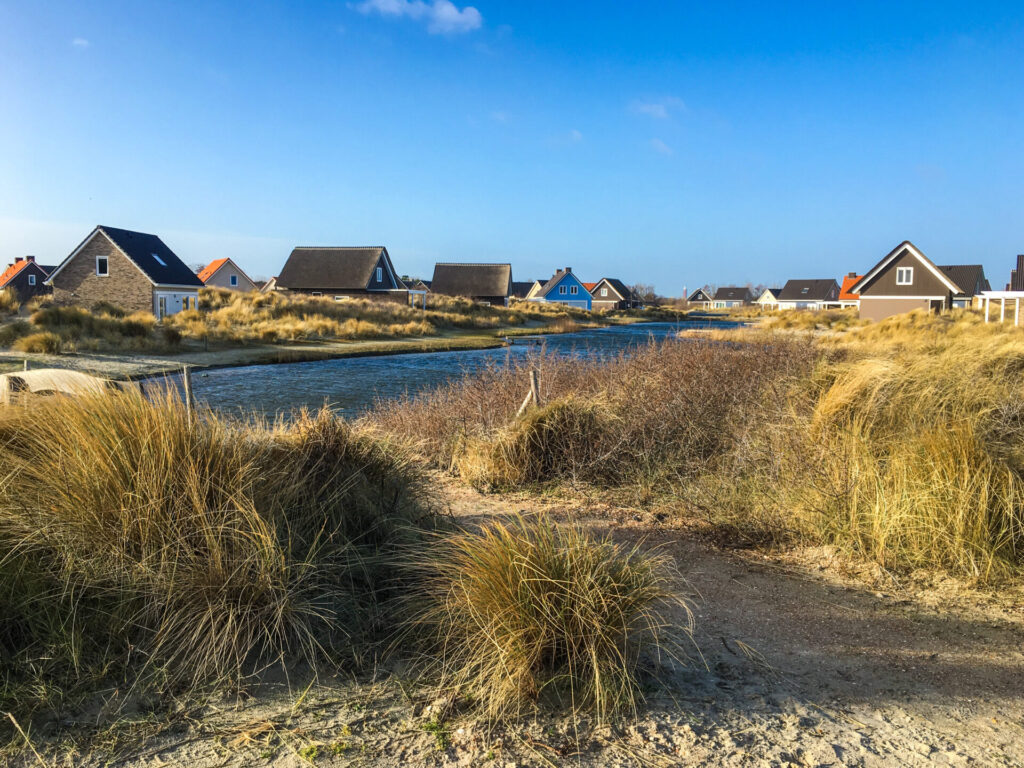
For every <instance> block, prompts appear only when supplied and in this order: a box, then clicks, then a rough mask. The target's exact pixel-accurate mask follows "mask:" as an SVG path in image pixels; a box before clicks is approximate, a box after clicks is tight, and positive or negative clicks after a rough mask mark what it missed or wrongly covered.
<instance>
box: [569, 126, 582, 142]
mask: <svg viewBox="0 0 1024 768" xmlns="http://www.w3.org/2000/svg"><path fill="white" fill-rule="evenodd" d="M569 141H571V142H574V143H575V142H577V141H583V134H582V133H580V132H579V131H578V130H576V129H575V128H573V129H572V130H571V131H569Z"/></svg>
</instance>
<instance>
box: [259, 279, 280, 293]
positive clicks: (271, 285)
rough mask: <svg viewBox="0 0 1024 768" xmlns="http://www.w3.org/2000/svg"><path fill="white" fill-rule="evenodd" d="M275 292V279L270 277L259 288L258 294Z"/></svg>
mask: <svg viewBox="0 0 1024 768" xmlns="http://www.w3.org/2000/svg"><path fill="white" fill-rule="evenodd" d="M276 290H277V278H276V277H272V278H270V279H269V280H267V281H266V282H265V283H263V285H261V286H260V293H273V292H274V291H276Z"/></svg>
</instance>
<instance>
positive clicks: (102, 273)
mask: <svg viewBox="0 0 1024 768" xmlns="http://www.w3.org/2000/svg"><path fill="white" fill-rule="evenodd" d="M109 274H110V265H109V263H108V260H107V257H106V256H97V257H96V275H97V276H98V277H106V276H107V275H109Z"/></svg>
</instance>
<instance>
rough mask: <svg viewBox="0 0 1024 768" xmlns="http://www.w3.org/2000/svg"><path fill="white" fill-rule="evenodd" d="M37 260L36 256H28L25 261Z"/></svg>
mask: <svg viewBox="0 0 1024 768" xmlns="http://www.w3.org/2000/svg"><path fill="white" fill-rule="evenodd" d="M35 260H36V257H35V256H26V257H25V261H35Z"/></svg>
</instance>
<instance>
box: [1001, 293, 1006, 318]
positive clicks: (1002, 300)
mask: <svg viewBox="0 0 1024 768" xmlns="http://www.w3.org/2000/svg"><path fill="white" fill-rule="evenodd" d="M1005 317H1006V297H1005V296H1004V297H1003V298H1001V299H1000V300H999V322H1000V323H1001V322H1003V319H1004V318H1005Z"/></svg>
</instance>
